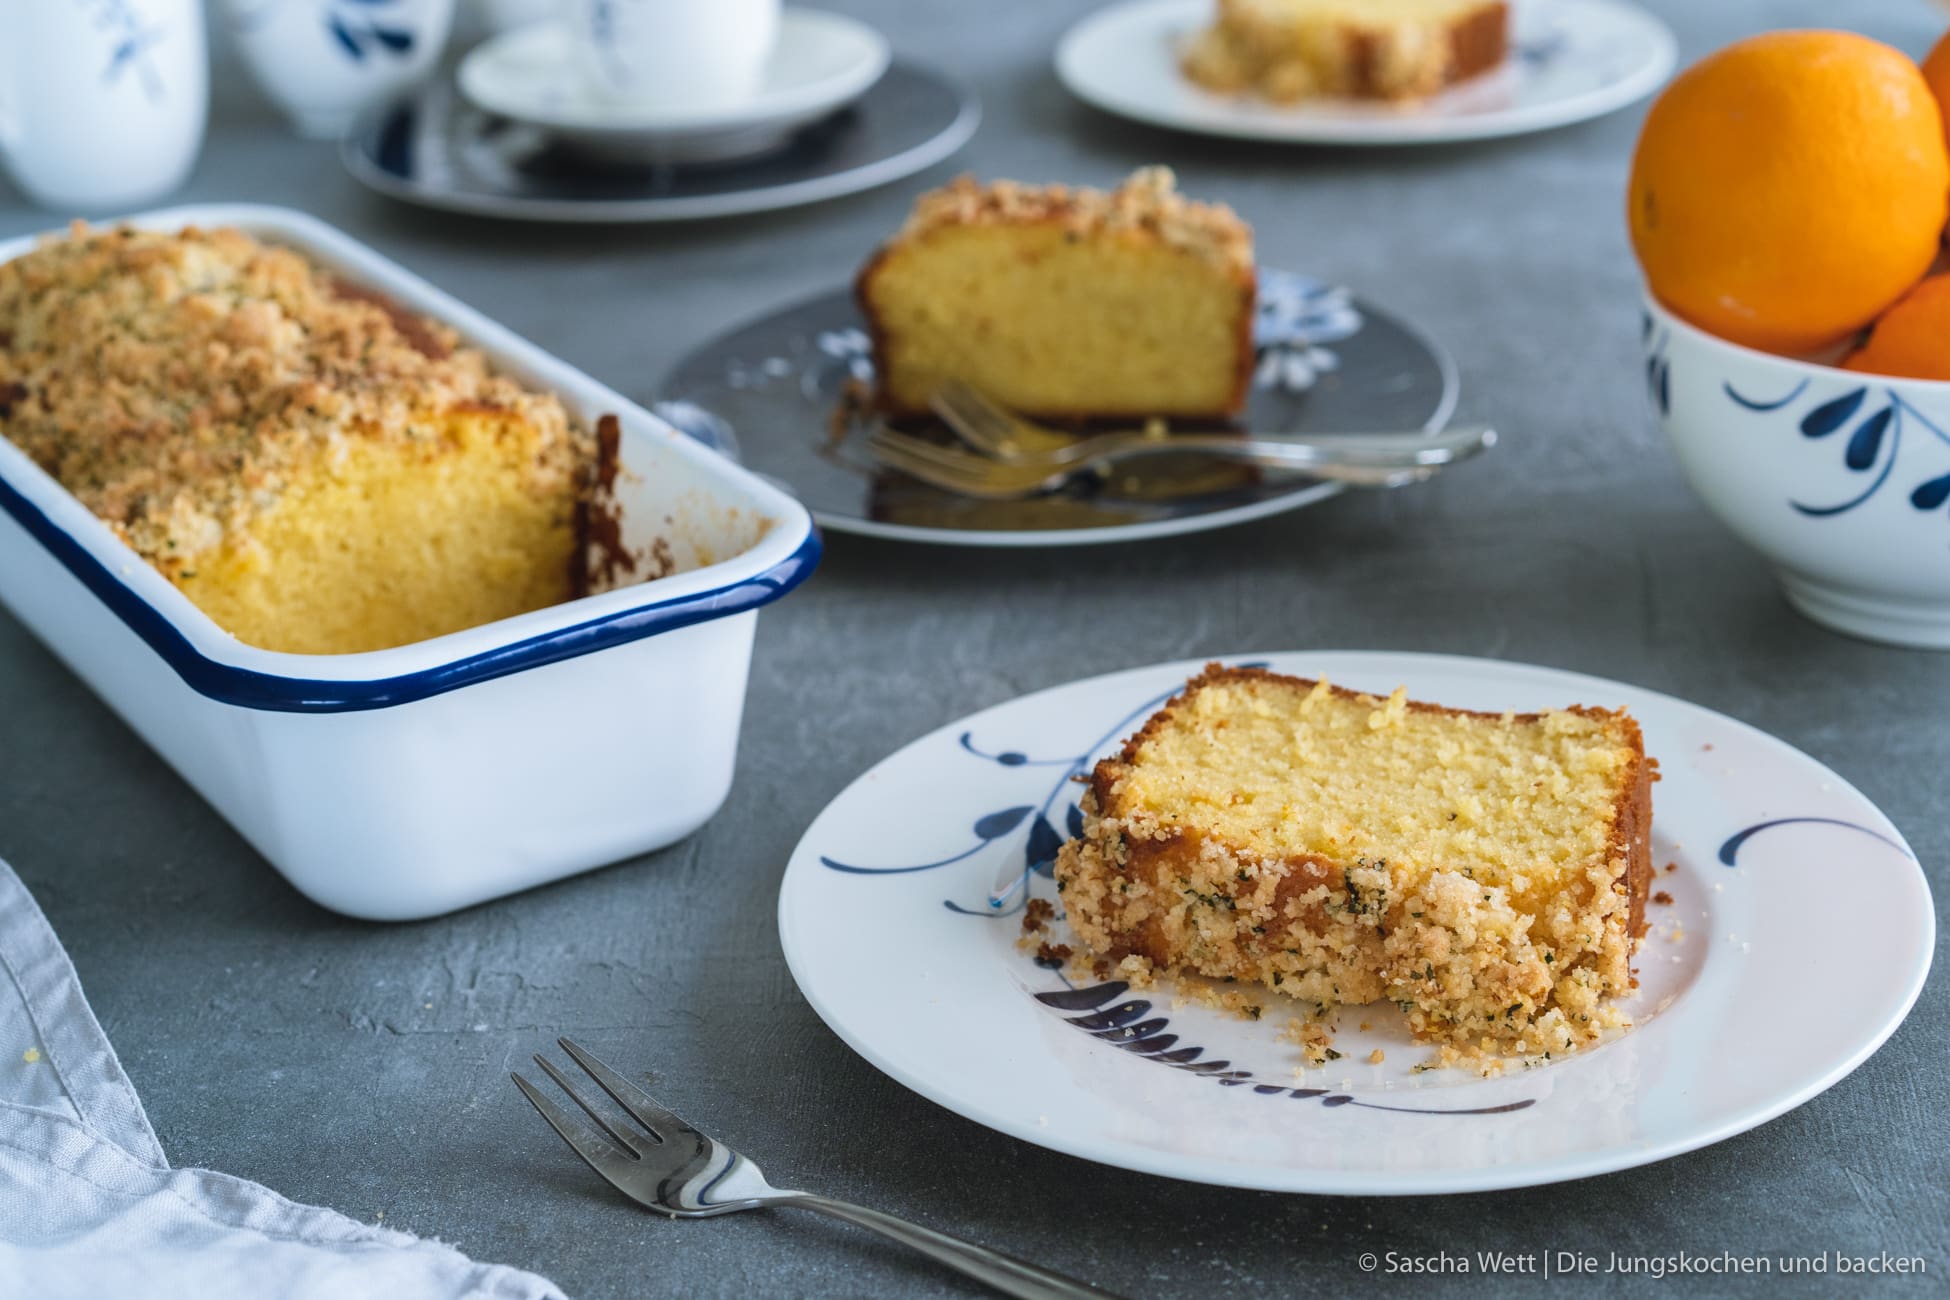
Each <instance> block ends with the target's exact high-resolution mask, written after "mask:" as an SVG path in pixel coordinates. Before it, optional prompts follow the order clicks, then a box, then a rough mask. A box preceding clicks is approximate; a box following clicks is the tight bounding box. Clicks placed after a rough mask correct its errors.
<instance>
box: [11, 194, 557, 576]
mask: <svg viewBox="0 0 1950 1300" xmlns="http://www.w3.org/2000/svg"><path fill="white" fill-rule="evenodd" d="M465 409H475V410H481V411H492V412H503V413H507V414H509V415H511V416H514V417H517V418H519V419H521V420H523V421H525V422H526V423H528V424H529V425H530V426H531V427H533V428H535V429H536V430H537V431H538V432H539V434H540V437H539V438H538V439H537V446H538V448H539V450H538V452H537V454H536V456H535V457H534V459H533V460H532V462H531V463H530V464H529V465H528V467H527V470H526V474H527V484H526V486H527V489H528V490H529V491H531V492H532V493H533V494H535V495H537V496H548V495H552V494H556V493H559V492H561V491H563V490H564V489H565V487H568V486H570V485H572V484H574V483H576V482H577V481H578V476H580V475H581V474H583V473H584V472H585V467H586V466H587V465H588V464H589V463H590V462H591V460H592V459H593V450H594V444H593V442H592V441H591V439H590V437H589V435H588V434H587V432H586V431H584V430H581V429H579V428H577V427H576V426H574V425H573V424H572V423H571V421H570V419H569V417H568V414H567V412H566V411H565V410H564V409H563V407H562V405H561V403H560V401H559V400H557V399H556V398H555V397H553V396H544V395H540V394H536V393H532V392H529V391H528V390H526V389H524V388H523V387H522V386H521V385H519V384H517V383H516V382H514V381H513V380H511V379H508V378H506V377H503V376H500V375H497V374H495V373H493V372H492V371H491V370H490V369H489V366H488V363H487V360H486V358H485V357H483V356H482V355H481V353H480V352H478V351H476V350H474V349H472V348H467V347H462V346H460V345H459V343H458V339H457V337H456V335H455V334H454V333H453V331H451V330H449V329H448V328H447V327H445V326H443V325H440V324H438V323H436V322H433V321H430V320H426V319H423V318H421V317H419V316H417V315H414V314H412V313H410V312H407V311H404V310H402V309H400V308H399V307H397V306H396V305H394V304H392V303H390V302H389V301H387V300H386V299H385V298H384V297H382V296H380V295H377V294H374V293H372V292H371V291H369V290H364V289H361V288H359V287H357V286H354V285H352V284H350V283H348V282H346V281H344V280H342V279H340V278H339V277H337V276H334V275H332V274H331V273H330V272H329V271H327V270H325V269H323V268H320V267H317V266H315V265H313V264H312V263H311V262H310V261H309V260H307V259H306V258H304V257H303V256H301V255H299V254H298V253H296V252H293V251H291V250H289V249H285V248H279V247H275V246H272V245H268V244H264V243H261V242H259V241H258V240H256V239H254V238H252V237H251V236H249V235H247V234H245V233H243V232H242V231H239V230H234V229H216V230H200V229H195V228H190V229H185V230H183V231H180V232H178V233H170V234H165V233H159V232H154V231H145V230H137V229H134V228H130V227H119V228H116V229H112V230H91V229H90V228H89V227H88V226H87V225H86V224H84V223H81V222H76V223H75V224H74V225H73V226H72V227H71V229H70V231H69V233H68V235H67V236H66V237H65V238H55V239H50V240H48V241H47V242H45V243H43V244H42V245H41V246H40V247H38V248H36V249H35V250H33V251H32V252H29V253H27V254H25V255H23V256H21V257H19V258H16V259H15V260H14V261H12V262H9V263H7V264H5V265H4V266H0V433H4V434H5V435H6V436H7V437H8V438H10V439H11V440H12V441H13V442H14V443H15V444H16V445H17V446H19V447H20V448H21V449H22V450H23V451H25V452H26V453H27V454H28V455H29V456H30V457H32V458H33V459H34V460H35V461H36V462H37V463H39V464H40V465H41V466H42V468H44V469H45V470H47V471H48V473H50V474H51V475H53V476H54V477H55V478H56V479H57V480H59V481H60V483H61V484H62V485H63V486H64V487H66V488H67V489H68V490H69V492H71V493H72V494H73V495H74V496H76V497H77V498H78V499H80V501H81V502H82V503H83V504H84V505H86V506H88V507H89V508H90V509H91V510H93V511H94V512H95V513H96V514H97V515H99V516H100V517H101V518H102V519H104V520H106V521H107V522H108V523H109V525H110V526H111V527H113V528H115V529H116V530H117V531H118V532H119V533H120V534H121V535H122V536H123V538H124V539H125V540H126V541H128V542H129V543H130V545H131V546H133V547H134V548H135V549H136V550H137V551H138V552H139V553H141V554H143V555H144V556H145V558H148V559H150V560H151V561H152V562H154V563H155V564H157V565H158V567H160V568H162V569H163V570H164V571H165V572H166V573H167V572H171V571H172V567H173V566H176V567H180V564H181V557H187V556H191V555H194V554H197V553H199V552H204V551H208V550H210V549H212V548H213V547H215V546H217V545H219V544H220V543H221V542H222V541H223V540H224V539H225V537H226V536H232V535H235V534H236V533H238V532H239V531H241V530H242V529H244V528H245V527H246V526H247V525H248V524H249V523H250V521H251V520H252V519H253V518H254V517H256V516H258V515H260V514H261V513H263V512H264V511H265V510H267V509H268V508H269V507H271V506H272V505H274V504H275V503H276V502H277V500H278V498H279V496H280V493H281V492H282V491H283V489H284V488H285V487H286V485H287V482H288V480H289V478H290V476H291V474H292V472H293V470H294V469H295V468H297V467H298V466H299V465H300V464H306V463H315V462H316V460H317V458H318V457H320V456H321V455H322V456H323V457H324V458H325V459H326V461H327V462H328V463H330V462H331V461H334V460H336V459H340V458H343V457H344V456H345V455H347V454H348V453H349V452H351V451H353V450H354V449H356V448H358V447H360V446H362V445H367V444H371V443H374V442H384V443H392V444H396V445H400V446H404V447H424V448H425V449H426V452H427V454H429V455H432V454H435V453H436V452H438V451H439V450H440V449H441V446H442V441H443V439H444V438H445V437H447V434H446V432H445V431H444V429H443V427H442V424H441V423H440V421H439V419H438V417H439V416H440V415H442V414H443V413H448V412H452V411H455V410H465Z"/></svg>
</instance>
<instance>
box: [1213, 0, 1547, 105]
mask: <svg viewBox="0 0 1950 1300" xmlns="http://www.w3.org/2000/svg"><path fill="white" fill-rule="evenodd" d="M1509 26H1510V13H1509V6H1508V5H1507V4H1505V3H1503V0H1219V8H1218V19H1217V21H1216V22H1214V23H1213V24H1212V26H1210V27H1208V28H1207V29H1206V30H1204V31H1203V32H1200V33H1199V34H1198V36H1197V37H1196V38H1195V39H1194V40H1193V41H1192V43H1191V45H1190V47H1189V48H1188V49H1187V50H1186V52H1185V58H1184V68H1185V75H1187V76H1188V77H1190V78H1191V79H1192V80H1193V81H1195V82H1197V83H1199V84H1200V85H1202V86H1204V87H1206V88H1207V89H1210V90H1217V91H1221V92H1225V93H1232V92H1245V93H1248V94H1253V95H1257V96H1259V97H1260V98H1263V99H1269V100H1272V101H1274V102H1275V103H1291V102H1294V101H1297V100H1302V99H1312V98H1317V97H1322V96H1335V97H1343V98H1354V99H1417V98H1421V97H1423V96H1427V95H1433V94H1435V93H1436V92H1437V91H1439V90H1441V89H1443V88H1444V87H1446V86H1450V85H1453V84H1455V83H1456V82H1458V81H1462V80H1464V79H1466V78H1469V77H1473V76H1476V75H1478V74H1479V73H1483V72H1487V71H1489V70H1490V69H1491V68H1494V67H1496V66H1497V65H1498V64H1500V63H1502V62H1503V60H1504V58H1505V56H1506V55H1507V54H1508V53H1509V40H1510V37H1509Z"/></svg>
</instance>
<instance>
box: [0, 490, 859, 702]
mask: <svg viewBox="0 0 1950 1300" xmlns="http://www.w3.org/2000/svg"><path fill="white" fill-rule="evenodd" d="M0 509H4V510H5V511H6V512H7V513H8V514H9V515H11V516H13V519H14V521H15V522H16V523H18V524H19V525H20V526H21V527H22V528H23V529H25V530H26V531H27V533H28V534H29V535H30V536H31V537H33V538H34V540H36V541H38V542H39V543H40V544H41V545H42V547H44V548H45V549H46V550H47V551H48V553H49V554H51V555H53V556H54V558H55V559H57V560H59V561H60V562H61V564H62V565H63V566H64V567H65V568H66V569H67V570H68V572H70V573H72V574H73V575H74V576H75V577H76V578H78V579H80V581H81V583H82V585H83V586H85V587H87V588H88V590H90V591H91V592H93V593H94V594H95V596H96V598H97V599H99V600H100V601H101V602H102V603H103V604H104V605H106V606H108V608H109V610H110V611H111V612H113V613H114V614H115V615H116V617H118V618H120V619H121V620H122V622H123V623H124V624H126V625H127V627H128V629H129V630H130V631H131V632H134V633H135V634H136V635H137V636H139V637H141V638H142V640H143V641H144V642H145V643H146V644H147V645H148V646H149V648H150V649H151V650H154V651H155V652H156V653H157V654H158V655H160V656H161V657H162V660H163V662H164V663H167V664H168V665H169V666H170V667H171V668H173V669H175V670H176V674H177V676H179V677H181V678H182V679H183V681H184V682H185V683H187V684H188V686H189V687H190V689H191V690H194V691H195V692H197V693H198V694H199V695H206V696H208V697H209V698H211V699H213V700H218V701H221V702H222V703H224V704H234V705H237V706H239V707H240V708H246V709H258V710H262V711H266V712H275V713H355V712H359V711H361V710H365V709H385V708H391V707H393V706H394V705H398V704H410V703H412V702H413V701H415V700H423V699H426V698H427V697H428V696H430V695H440V694H444V693H445V692H447V691H451V690H457V689H459V688H460V687H463V686H472V685H474V684H475V683H477V682H485V681H490V680H492V679H493V678H496V677H506V676H508V675H509V674H510V673H518V672H521V671H523V670H524V669H529V668H539V667H541V666H542V665H544V664H552V663H559V662H560V661H562V660H564V659H573V658H576V657H577V656H579V655H585V654H590V653H592V652H594V651H597V650H605V649H608V648H609V647H610V646H615V645H622V644H623V643H625V642H628V641H639V640H642V639H643V638H644V637H648V636H656V635H657V634H658V633H660V632H674V631H676V630H677V629H678V628H682V627H689V626H690V625H692V624H693V623H703V622H707V621H709V620H711V619H714V618H725V617H727V616H729V615H732V614H742V613H744V612H745V611H747V610H752V609H757V608H759V607H760V606H761V605H769V604H771V603H772V602H773V601H775V600H777V599H779V597H781V596H783V595H785V594H786V593H787V592H789V591H791V590H792V589H793V588H794V587H797V586H798V585H799V584H800V583H802V582H804V581H805V580H806V579H807V578H808V577H809V576H810V575H811V574H812V571H813V569H814V567H815V566H817V565H818V563H819V556H820V551H821V549H822V546H821V542H820V536H819V529H818V527H817V526H815V525H812V524H811V523H808V524H807V527H806V535H805V537H804V538H803V539H801V541H800V543H799V545H798V547H797V548H796V549H794V550H793V552H792V554H791V555H789V556H787V557H786V558H784V559H782V560H780V561H778V562H777V563H775V564H773V565H771V566H770V567H769V568H767V569H764V570H762V571H761V572H759V573H755V574H752V575H750V576H748V577H743V578H739V579H737V580H736V581H733V582H728V583H726V584H725V585H724V586H722V587H713V588H712V589H711V590H709V591H700V592H694V593H692V594H690V595H688V596H679V597H676V598H675V599H672V600H666V601H660V602H658V603H656V604H653V605H638V606H635V607H634V608H631V609H626V610H620V611H618V612H616V613H613V614H605V615H604V616H603V617H601V618H596V619H591V620H590V621H588V622H587V623H578V624H576V625H575V626H573V627H565V628H557V629H556V630H555V631H552V632H544V633H542V634H541V635H539V636H532V637H529V638H527V639H526V640H523V641H516V642H513V643H512V644H509V645H503V646H496V647H494V648H493V649H491V650H483V651H481V652H480V653H478V654H471V655H468V656H466V657H465V658H462V659H455V660H453V661H452V662H450V663H443V664H439V665H436V666H435V667H432V668H424V669H421V670H420V671H419V672H412V673H401V674H399V675H398V676H394V677H380V678H372V679H368V680H364V681H330V680H319V679H316V678H304V677H284V676H280V675H278V674H276V673H261V672H257V671H255V670H254V669H250V668H236V667H233V666H231V665H229V664H222V663H218V662H217V661H216V660H214V659H211V658H210V657H208V656H207V655H205V654H203V653H202V652H201V651H199V650H198V649H197V648H196V647H195V646H194V645H192V644H191V643H190V639H189V638H188V637H186V636H184V635H183V633H182V632H180V631H178V630H177V628H176V627H175V625H174V624H172V623H171V622H170V621H169V620H168V619H167V618H165V617H164V616H163V615H162V614H160V613H158V612H157V610H156V609H155V607H154V606H152V605H150V604H149V602H148V601H146V600H144V599H142V597H140V596H138V595H137V594H136V593H135V592H133V591H131V590H129V588H128V587H127V586H125V585H124V584H123V583H121V582H120V581H118V580H117V579H116V578H115V576H114V575H113V574H111V573H110V572H109V571H108V569H107V567H106V566H105V565H103V563H102V562H101V561H100V560H99V559H97V558H96V557H95V556H94V555H93V554H91V553H90V552H89V551H88V549H87V548H86V547H84V546H83V545H82V544H81V543H80V542H78V541H76V540H75V539H74V538H73V537H71V536H69V534H68V533H67V532H66V531H65V530H64V529H62V528H61V527H60V526H59V525H57V524H56V523H55V522H54V521H53V520H51V519H49V518H48V517H47V515H46V514H45V513H44V512H43V511H42V510H41V509H40V507H38V506H36V505H35V504H34V503H33V502H31V501H29V500H28V499H27V498H26V497H25V496H24V495H22V494H21V492H20V491H19V489H17V488H15V487H14V485H13V484H11V483H9V482H8V481H7V480H6V478H5V477H0Z"/></svg>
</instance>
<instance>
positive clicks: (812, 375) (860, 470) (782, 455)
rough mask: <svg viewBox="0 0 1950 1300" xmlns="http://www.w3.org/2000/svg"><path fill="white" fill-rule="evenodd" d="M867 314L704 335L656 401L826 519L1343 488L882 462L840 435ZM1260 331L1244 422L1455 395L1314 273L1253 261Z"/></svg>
mask: <svg viewBox="0 0 1950 1300" xmlns="http://www.w3.org/2000/svg"><path fill="white" fill-rule="evenodd" d="M865 324H866V322H865V321H864V319H863V318H862V317H861V315H860V311H859V308H858V306H857V305H856V304H855V302H854V300H853V295H852V293H851V291H850V290H836V291H834V292H831V293H825V294H821V295H820V296H819V297H817V298H813V299H811V300H809V301H807V302H803V303H799V304H796V305H794V306H791V307H787V308H785V309H783V310H781V311H778V312H775V313H773V314H771V315H769V316H766V317H764V318H763V319H761V320H758V321H754V322H753V323H751V324H749V325H745V326H742V327H740V328H738V329H734V330H732V331H731V332H729V333H727V334H725V335H723V336H721V337H719V338H717V339H714V340H712V341H711V342H709V343H706V344H705V345H704V346H702V347H701V348H699V349H698V350H697V351H696V352H694V353H692V354H691V355H690V356H689V357H687V358H685V359H684V360H683V361H682V362H680V363H679V364H678V366H677V368H676V369H675V370H673V371H672V372H671V374H670V376H669V377H668V378H667V379H666V380H665V381H664V385H663V393H662V397H663V398H664V399H665V402H666V404H668V405H674V406H678V407H679V408H680V409H681V408H682V407H684V406H689V407H691V408H695V409H697V410H698V411H700V412H708V413H709V415H710V416H714V417H716V418H715V420H709V423H711V424H712V425H713V426H714V435H715V438H716V440H717V441H718V442H720V443H723V442H726V441H734V442H735V444H736V445H737V447H738V448H739V449H740V459H741V460H743V462H744V463H745V465H746V466H747V467H748V468H750V469H753V470H755V471H757V472H758V473H760V474H763V475H765V476H767V477H768V478H770V479H772V480H773V481H774V482H776V483H778V484H780V485H781V486H783V487H785V488H786V489H787V490H788V491H790V492H792V494H793V495H795V496H797V497H798V498H799V499H800V500H801V501H803V502H804V503H805V504H806V506H807V507H808V508H809V509H810V510H811V511H812V512H813V517H814V518H815V519H817V520H818V521H819V522H820V524H821V525H822V526H823V527H826V528H830V529H832V530H834V531H835V532H847V533H864V534H867V535H869V536H875V537H893V538H899V539H902V540H905V541H920V542H942V543H949V544H952V545H957V546H1079V545H1092V544H1097V543H1106V542H1122V541H1133V540H1138V539H1141V538H1147V537H1165V536H1170V535H1173V534H1177V533H1189V532H1200V531H1203V530H1205V529H1209V528H1220V527H1224V526H1226V525H1228V524H1236V523H1243V522H1245V521H1247V520H1249V519H1259V518H1263V517H1265V516H1267V515H1272V514H1278V513H1280V512H1282V511H1286V510H1295V509H1298V508H1299V507H1301V506H1305V505H1311V504H1313V503H1314V502H1316V501H1322V500H1325V499H1326V498H1328V497H1330V496H1333V495H1335V494H1336V493H1338V492H1340V491H1342V490H1343V489H1342V488H1341V487H1340V486H1339V485H1338V484H1331V483H1321V482H1318V481H1317V480H1314V479H1310V478H1306V477H1304V476H1301V475H1295V474H1274V473H1262V472H1260V471H1258V470H1255V469H1251V468H1248V467H1243V466H1240V465H1238V464H1236V463H1234V462H1227V461H1220V460H1217V459H1215V458H1213V457H1209V456H1184V457H1177V456H1173V457H1162V456H1161V457H1153V458H1147V459H1146V460H1145V461H1144V462H1142V470H1141V473H1138V474H1133V473H1131V472H1129V471H1128V470H1127V469H1126V468H1125V467H1120V468H1119V470H1118V472H1117V473H1116V474H1115V475H1113V476H1110V477H1107V478H1102V479H1096V478H1085V479H1081V480H1078V481H1076V482H1073V483H1072V484H1070V485H1069V486H1068V487H1066V488H1065V489H1064V490H1062V491H1060V492H1055V493H1050V494H1048V495H1045V496H1040V497H1036V498H1033V499H1031V500H1028V501H978V500H975V499H974V498H970V497H959V496H955V495H954V494H952V493H949V492H944V491H942V490H941V489H939V488H935V487H931V486H929V485H928V484H925V483H921V482H919V481H917V480H915V479H911V478H909V477H907V476H906V475H904V474H899V473H895V472H893V471H891V470H887V469H885V468H883V467H882V466H880V465H878V464H876V463H875V462H874V461H873V460H872V459H871V458H870V457H869V456H868V455H867V454H866V452H865V450H864V449H863V448H862V447H861V446H860V445H859V444H860V442H861V439H859V438H857V437H836V436H835V435H836V432H838V431H843V429H844V427H845V426H844V425H843V424H836V419H835V416H836V412H839V411H840V410H841V409H842V406H843V402H844V397H845V394H846V392H847V391H848V390H849V389H850V388H852V387H855V386H857V385H860V384H871V383H872V381H873V361H872V357H871V355H870V353H869V348H868V343H867V334H866V329H865ZM1254 342H1255V346H1256V348H1257V351H1258V366H1257V368H1256V370H1255V372H1254V375H1253V382H1252V388H1251V391H1250V393H1249V395H1248V398H1247V407H1246V411H1245V414H1244V415H1243V416H1242V417H1241V421H1240V422H1241V423H1242V424H1243V425H1245V426H1246V427H1248V428H1250V429H1252V430H1253V431H1254V432H1256V433H1301V434H1305V433H1363V432H1370V431H1372V432H1394V431H1399V430H1403V429H1427V430H1429V431H1430V432H1432V433H1433V432H1435V431H1437V430H1440V429H1441V428H1442V427H1443V425H1444V424H1445V423H1446V422H1447V421H1448V419H1449V415H1450V412H1452V411H1453V410H1454V409H1455V406H1456V395H1457V391H1458V384H1457V379H1456V366H1455V362H1453V361H1451V360H1450V359H1449V356H1448V354H1447V353H1445V352H1444V351H1442V349H1441V348H1440V347H1439V346H1437V345H1436V344H1435V343H1434V342H1432V341H1431V340H1430V339H1429V338H1428V337H1427V336H1425V335H1424V334H1423V333H1422V332H1421V331H1420V330H1419V329H1417V328H1415V327H1414V326H1413V325H1410V324H1408V323H1407V322H1405V321H1402V320H1400V319H1399V318H1397V317H1395V316H1393V315H1390V314H1389V313H1388V312H1385V311H1383V310H1382V309H1381V308H1379V307H1376V306H1375V305H1374V304H1373V303H1370V302H1367V301H1365V300H1363V299H1360V298H1357V297H1355V296H1354V295H1353V294H1351V293H1349V292H1348V291H1347V290H1346V289H1342V288H1339V287H1337V286H1334V285H1330V284H1326V283H1323V282H1322V281H1319V280H1316V279H1313V278H1312V277H1310V276H1304V275H1297V274H1295V273H1293V272H1290V271H1274V270H1267V269H1264V268H1262V269H1261V271H1260V282H1259V311H1258V315H1257V317H1256V318H1255V321H1254ZM663 410H664V407H661V406H660V407H659V411H660V412H662V411H663ZM680 424H681V422H680ZM727 426H728V427H727ZM923 431H924V432H925V430H923ZM938 436H939V437H941V438H942V439H943V440H948V441H951V440H952V439H950V438H949V436H948V434H947V433H946V432H945V431H938ZM1462 472H1468V471H1467V470H1465V471H1462Z"/></svg>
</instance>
